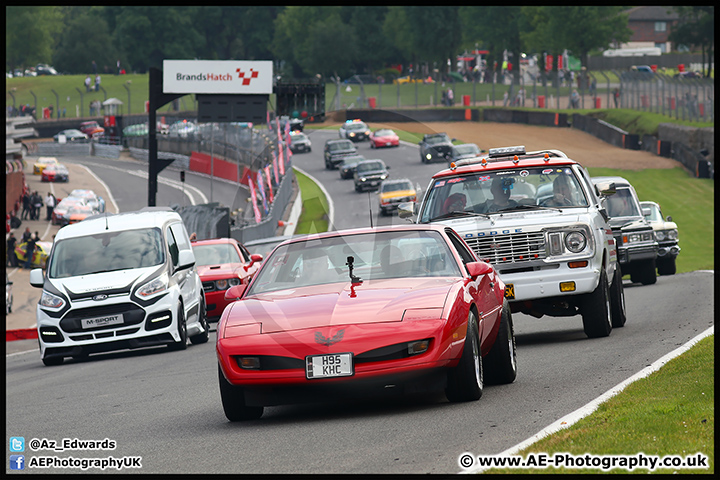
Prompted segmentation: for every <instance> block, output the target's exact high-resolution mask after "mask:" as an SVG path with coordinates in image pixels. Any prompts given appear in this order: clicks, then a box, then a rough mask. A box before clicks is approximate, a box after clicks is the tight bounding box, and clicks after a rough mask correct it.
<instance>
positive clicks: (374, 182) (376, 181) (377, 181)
mask: <svg viewBox="0 0 720 480" xmlns="http://www.w3.org/2000/svg"><path fill="white" fill-rule="evenodd" d="M378 183H380V182H379V180H373V181H372V182H370V185H377V184H378Z"/></svg>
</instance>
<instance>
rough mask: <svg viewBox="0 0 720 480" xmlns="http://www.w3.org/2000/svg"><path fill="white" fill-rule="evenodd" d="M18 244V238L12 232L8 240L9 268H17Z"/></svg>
mask: <svg viewBox="0 0 720 480" xmlns="http://www.w3.org/2000/svg"><path fill="white" fill-rule="evenodd" d="M16 244H17V238H15V234H14V233H13V232H10V236H9V237H8V239H7V262H6V265H7V266H8V267H17V265H18V263H17V255H15V245H16Z"/></svg>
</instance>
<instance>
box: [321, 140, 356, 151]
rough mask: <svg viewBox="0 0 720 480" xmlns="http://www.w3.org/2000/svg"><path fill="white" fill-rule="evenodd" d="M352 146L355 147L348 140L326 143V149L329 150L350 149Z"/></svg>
mask: <svg viewBox="0 0 720 480" xmlns="http://www.w3.org/2000/svg"><path fill="white" fill-rule="evenodd" d="M353 148H355V146H354V145H353V144H352V142H351V141H350V140H347V141H345V142H334V143H331V144H329V145H328V150H330V151H331V152H336V151H338V150H352V149H353Z"/></svg>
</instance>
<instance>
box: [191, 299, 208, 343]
mask: <svg viewBox="0 0 720 480" xmlns="http://www.w3.org/2000/svg"><path fill="white" fill-rule="evenodd" d="M203 296H204V295H203ZM200 325H201V326H202V328H203V332H202V333H198V334H197V335H193V336H192V337H190V343H192V344H193V345H199V344H201V343H206V342H207V341H208V338H210V326H209V325H208V322H207V312H206V311H205V299H203V300H202V301H201V302H200Z"/></svg>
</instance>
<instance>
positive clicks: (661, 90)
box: [326, 70, 715, 122]
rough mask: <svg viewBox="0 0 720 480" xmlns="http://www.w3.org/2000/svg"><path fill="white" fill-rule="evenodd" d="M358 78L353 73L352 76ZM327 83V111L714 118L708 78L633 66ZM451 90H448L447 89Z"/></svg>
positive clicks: (690, 119) (693, 119) (712, 89)
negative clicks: (634, 113) (614, 111)
mask: <svg viewBox="0 0 720 480" xmlns="http://www.w3.org/2000/svg"><path fill="white" fill-rule="evenodd" d="M356 77H357V76H356ZM355 81H356V82H358V83H341V82H340V81H339V79H336V81H335V82H334V83H333V82H330V83H327V88H328V89H329V92H328V94H330V92H332V100H331V101H329V102H326V105H327V109H328V111H338V110H345V109H347V110H353V109H358V108H376V109H387V108H404V109H412V108H427V107H443V106H446V107H450V106H458V105H462V106H468V107H472V106H498V107H530V108H538V109H544V108H554V109H600V108H630V109H635V110H639V111H648V112H656V113H662V114H665V115H670V116H673V117H675V118H678V119H682V120H687V121H690V122H713V121H714V118H715V116H714V115H715V112H714V108H713V99H714V93H715V84H714V81H713V79H712V78H709V79H708V78H697V77H691V76H684V75H680V74H678V75H677V76H670V75H665V74H663V73H660V72H642V71H637V70H612V71H608V72H605V71H587V70H582V71H580V72H563V71H560V72H539V71H535V72H530V71H525V72H523V74H522V75H520V76H519V82H518V83H513V77H512V76H511V75H509V74H508V73H504V74H503V73H499V72H486V74H485V75H481V76H479V77H475V78H473V79H472V80H471V81H463V80H459V79H458V78H456V77H454V76H452V77H448V78H446V79H445V80H444V81H443V80H440V79H437V80H435V79H433V78H427V77H426V78H409V77H403V78H401V79H398V80H395V81H394V82H395V83H361V81H360V80H359V79H357V80H355ZM451 92H452V93H451Z"/></svg>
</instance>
